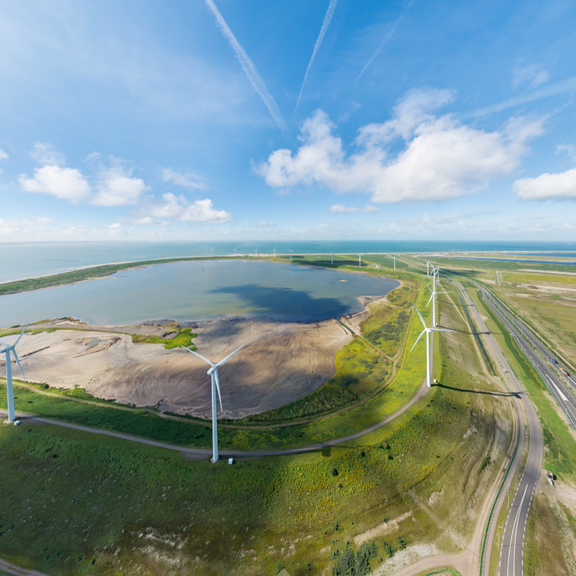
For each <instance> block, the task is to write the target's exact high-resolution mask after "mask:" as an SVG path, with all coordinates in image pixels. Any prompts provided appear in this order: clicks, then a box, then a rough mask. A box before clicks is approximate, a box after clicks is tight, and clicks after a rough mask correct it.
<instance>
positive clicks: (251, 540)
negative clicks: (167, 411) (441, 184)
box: [0, 309, 506, 576]
mask: <svg viewBox="0 0 576 576" xmlns="http://www.w3.org/2000/svg"><path fill="white" fill-rule="evenodd" d="M442 321H443V323H445V324H448V325H454V326H458V327H461V323H462V321H461V320H460V319H459V317H458V315H456V314H454V313H453V312H451V311H450V310H448V309H447V310H446V312H444V311H443V317H442ZM412 337H413V335H412V334H411V338H412ZM440 345H441V346H442V348H443V354H442V365H441V376H440V371H438V372H439V373H438V376H439V379H440V381H441V383H442V385H443V386H444V387H435V388H433V389H432V390H431V391H430V393H429V395H428V396H427V398H426V399H424V400H423V401H421V402H419V403H418V404H417V405H415V406H414V407H413V408H412V409H411V410H410V411H409V412H407V413H405V414H404V415H402V416H401V417H400V418H398V419H397V420H395V421H394V422H393V423H392V424H390V425H389V426H386V427H385V428H383V429H380V430H378V431H377V432H375V433H373V434H370V435H368V436H366V437H363V438H362V439H360V440H358V441H356V442H353V443H349V444H347V445H345V446H338V447H334V448H332V449H330V450H324V451H319V452H316V453H312V454H306V455H298V456H290V457H268V458H260V459H257V460H250V461H245V462H242V461H241V462H238V463H237V464H236V465H234V466H228V465H226V464H225V463H221V464H219V465H218V466H214V465H210V464H209V463H208V462H206V461H192V460H187V459H184V458H182V457H181V456H180V455H179V454H176V453H169V452H167V451H163V450H160V449H156V448H153V447H147V446H141V445H132V444H129V443H128V442H125V441H121V440H118V439H114V438H106V437H100V436H97V435H89V434H84V433H79V432H75V431H72V430H67V429H63V428H59V427H56V426H37V425H29V424H26V423H24V424H23V425H21V426H20V427H13V426H10V427H5V428H1V429H0V466H1V467H2V470H3V490H2V510H3V514H2V520H0V523H1V524H2V526H1V527H0V556H2V557H3V558H6V559H8V560H10V561H12V562H14V563H17V564H20V565H23V566H30V567H32V566H33V567H35V568H36V569H38V570H43V571H46V572H48V573H58V574H62V575H64V576H68V575H76V574H101V575H108V574H110V575H112V574H120V573H124V574H125V573H130V574H142V575H148V574H150V575H152V574H183V573H198V574H206V575H212V574H214V575H216V574H218V575H219V574H224V573H231V572H235V573H237V574H239V575H243V574H250V575H253V574H256V575H259V574H277V573H278V571H279V570H280V569H281V568H282V567H283V566H285V567H286V568H287V569H288V571H289V573H290V574H291V575H292V576H303V575H304V574H309V573H320V572H322V571H323V570H328V571H330V569H331V567H332V566H333V565H334V564H335V561H337V559H338V558H339V554H338V553H337V551H339V553H340V554H343V553H344V551H345V549H346V542H351V543H352V548H353V549H354V550H358V549H359V546H360V540H359V538H358V537H359V536H360V535H362V534H364V533H365V531H366V530H369V529H373V528H375V527H376V528H377V531H376V532H377V534H376V532H375V533H373V534H375V535H374V536H371V535H367V536H366V538H367V539H368V542H369V543H373V544H375V545H376V549H377V554H376V556H374V557H373V558H372V559H370V560H369V562H370V565H371V566H372V567H373V568H374V567H376V566H378V565H380V563H381V561H380V559H381V558H382V559H384V560H385V559H386V558H387V556H388V555H389V554H396V555H400V554H407V553H409V551H410V550H414V549H415V547H414V545H415V544H416V543H419V544H421V543H429V544H431V545H434V546H436V547H438V548H439V549H442V550H449V551H456V550H458V549H459V546H460V545H461V544H462V542H464V541H465V537H466V536H467V535H469V534H470V533H471V531H472V529H473V527H474V517H475V513H476V510H477V507H478V505H479V504H478V503H479V502H480V501H481V495H482V494H483V493H484V490H485V488H486V487H487V486H489V485H490V484H491V482H492V481H493V476H494V473H495V471H496V469H497V468H498V466H499V462H500V459H501V456H502V453H503V450H502V449H499V447H501V446H503V445H504V444H505V440H506V431H505V429H502V423H503V422H504V421H505V416H504V413H505V409H504V407H503V402H502V399H501V398H500V397H497V396H496V397H495V396H491V395H490V394H478V393H475V390H476V388H479V389H482V390H485V391H486V390H489V389H490V385H489V383H488V382H486V381H484V380H482V379H479V378H478V377H477V376H476V374H478V373H479V369H478V367H477V362H478V361H477V359H476V357H475V352H474V349H473V346H472V345H471V343H470V339H469V336H466V335H463V334H458V335H452V334H449V335H444V334H443V335H442V338H441V340H440ZM417 348H419V347H417ZM409 357H411V356H408V357H407V358H406V361H405V365H408V364H409V363H408V358H409ZM419 362H420V366H419V367H418V370H416V372H415V373H414V374H413V377H414V378H417V379H418V382H419V381H421V378H422V376H423V370H422V368H423V364H422V358H420V359H419ZM470 366H471V367H473V372H472V374H471V373H470V372H469V370H468V367H470ZM405 367H406V366H405ZM395 393H396V394H398V393H400V390H399V389H396V390H395ZM388 399H389V401H390V402H393V401H394V399H393V397H392V396H389V397H388ZM115 412H118V411H115ZM106 416H109V413H106ZM153 422H154V424H159V423H160V420H159V419H154V420H153ZM423 438H426V442H423V441H422V439H423ZM475 502H476V503H475ZM399 517H400V518H402V519H401V520H400V521H399V523H398V526H396V523H395V522H393V520H394V519H395V518H399ZM449 528H450V529H451V530H449ZM457 534H458V535H461V538H460V539H459V538H457V537H456V535H457ZM399 537H401V538H402V541H399ZM401 542H405V543H406V544H407V546H408V547H407V549H406V551H405V552H402V551H400V548H402V546H401V544H400V543H401ZM332 557H334V559H335V560H334V561H333V560H332V559H331V558H332ZM402 558H403V557H402Z"/></svg>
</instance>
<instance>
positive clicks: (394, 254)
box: [394, 254, 396, 270]
mask: <svg viewBox="0 0 576 576" xmlns="http://www.w3.org/2000/svg"><path fill="white" fill-rule="evenodd" d="M394 270H396V254H394Z"/></svg>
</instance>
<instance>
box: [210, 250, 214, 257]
mask: <svg viewBox="0 0 576 576" xmlns="http://www.w3.org/2000/svg"><path fill="white" fill-rule="evenodd" d="M210 250H212V256H214V248H210Z"/></svg>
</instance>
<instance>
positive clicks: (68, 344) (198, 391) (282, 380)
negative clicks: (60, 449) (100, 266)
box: [0, 319, 352, 418]
mask: <svg viewBox="0 0 576 576" xmlns="http://www.w3.org/2000/svg"><path fill="white" fill-rule="evenodd" d="M49 325H54V326H58V327H59V328H62V329H60V330H57V331H55V332H41V333H39V334H36V335H31V334H26V335H25V336H24V337H23V338H22V340H21V342H20V344H19V345H18V354H19V356H20V359H21V361H22V365H23V368H24V370H25V373H26V377H27V378H28V380H30V381H32V382H41V383H47V384H50V385H52V386H57V387H62V388H74V387H75V386H79V387H81V388H85V389H86V390H87V391H88V392H90V393H91V394H93V395H95V396H97V397H100V398H105V399H115V400H117V401H119V402H122V403H130V404H135V405H136V406H157V407H158V408H159V409H160V410H162V411H171V412H177V413H181V414H186V413H187V414H191V415H193V416H199V417H204V418H207V417H209V416H210V409H211V408H210V406H211V404H210V379H209V376H208V375H207V374H206V370H207V369H208V366H207V365H205V364H204V363H203V362H202V361H201V360H199V359H198V358H196V357H195V356H194V355H192V354H190V353H187V352H186V351H184V350H182V349H174V350H166V349H164V347H163V345H161V344H133V343H132V339H131V337H130V336H129V335H128V334H131V333H140V334H143V333H144V334H156V335H162V334H163V333H166V332H167V331H168V329H167V328H166V327H162V326H156V325H138V326H134V327H105V326H98V327H96V326H93V327H89V326H87V325H86V324H82V323H79V322H78V323H76V322H73V321H64V322H62V321H60V322H58V321H55V322H54V323H50V324H48V325H46V326H49ZM36 327H37V326H35V328H36ZM73 327H82V328H84V329H86V328H88V329H89V330H88V331H78V330H67V329H66V328H73ZM194 331H195V332H196V333H197V334H198V337H197V338H196V339H195V340H194V343H195V345H196V346H197V348H198V352H199V353H200V354H202V355H203V356H206V357H207V358H210V359H211V360H215V361H218V360H220V359H222V358H224V357H225V356H226V355H228V354H229V353H230V352H232V351H234V350H235V349H236V348H238V347H239V346H241V345H243V344H244V345H245V348H244V349H243V350H242V351H241V352H240V353H238V354H237V355H236V356H234V358H232V359H231V360H230V361H229V362H228V363H227V364H226V365H225V366H223V367H222V368H221V369H220V381H221V387H222V402H223V406H224V411H223V413H222V417H224V418H240V417H242V416H245V415H247V414H255V413H259V412H263V411H266V410H270V409H272V408H276V407H279V406H282V405H284V404H287V403H288V402H291V401H293V400H296V399H298V398H300V397H302V396H304V395H306V394H308V393H310V392H312V391H314V390H315V389H317V388H318V387H319V386H320V385H321V384H322V383H323V382H325V381H326V380H327V379H328V378H330V377H332V376H333V375H334V373H335V370H336V368H335V362H334V360H335V355H334V352H335V351H336V350H338V349H340V348H342V347H343V346H344V345H346V344H347V343H348V342H350V340H351V338H352V336H351V335H350V334H349V333H348V332H347V331H346V330H344V328H343V327H342V326H341V325H340V324H339V323H338V322H337V321H336V320H327V321H324V322H318V323H313V324H298V323H287V322H273V321H270V320H266V319H216V320H208V321H205V322H199V323H197V324H195V325H194ZM14 338H15V336H12V337H8V338H4V339H3V340H4V341H12V340H13V339H14ZM1 364H2V367H1V368H0V374H2V375H4V370H5V369H4V366H3V364H4V363H3V362H1ZM14 368H15V369H16V370H17V368H16V366H15V365H14ZM15 376H16V377H18V376H19V374H18V372H17V371H16V372H15Z"/></svg>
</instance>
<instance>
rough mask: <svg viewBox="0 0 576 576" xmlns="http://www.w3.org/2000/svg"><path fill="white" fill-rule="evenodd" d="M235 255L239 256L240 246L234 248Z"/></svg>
mask: <svg viewBox="0 0 576 576" xmlns="http://www.w3.org/2000/svg"><path fill="white" fill-rule="evenodd" d="M234 256H238V248H234Z"/></svg>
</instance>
